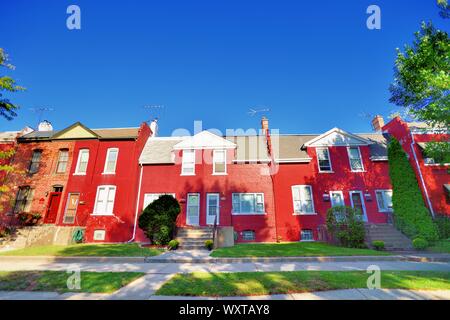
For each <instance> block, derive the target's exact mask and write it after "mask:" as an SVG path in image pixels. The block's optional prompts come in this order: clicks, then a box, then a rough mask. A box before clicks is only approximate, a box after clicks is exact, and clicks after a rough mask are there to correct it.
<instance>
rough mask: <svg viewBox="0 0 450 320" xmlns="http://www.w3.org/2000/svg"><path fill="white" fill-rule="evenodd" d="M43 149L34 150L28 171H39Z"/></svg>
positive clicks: (31, 172)
mask: <svg viewBox="0 0 450 320" xmlns="http://www.w3.org/2000/svg"><path fill="white" fill-rule="evenodd" d="M41 157H42V150H34V151H33V155H32V156H31V161H30V166H29V168H28V173H30V174H35V173H36V172H38V171H39V164H40V162H41Z"/></svg>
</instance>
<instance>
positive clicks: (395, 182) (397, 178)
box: [388, 138, 439, 242]
mask: <svg viewBox="0 0 450 320" xmlns="http://www.w3.org/2000/svg"><path fill="white" fill-rule="evenodd" d="M388 158H389V176H390V178H391V182H392V188H393V195H392V203H393V206H394V222H395V225H396V227H397V229H399V230H400V231H401V232H403V233H404V234H405V235H406V236H408V237H409V238H411V239H413V238H417V237H421V238H423V239H425V240H427V241H430V242H433V241H436V240H437V239H438V238H439V235H438V231H437V228H436V225H435V224H434V223H433V220H432V218H431V215H430V213H429V211H428V209H427V207H426V206H425V203H424V201H423V197H422V193H421V191H420V188H419V184H418V182H417V178H416V175H415V173H414V170H413V168H412V167H411V165H410V163H409V161H408V158H407V157H406V153H405V152H404V151H403V149H402V146H401V145H400V143H399V142H398V141H397V140H396V139H395V138H392V140H391V142H390V143H389V146H388Z"/></svg>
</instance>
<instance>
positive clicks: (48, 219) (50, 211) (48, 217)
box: [44, 192, 61, 223]
mask: <svg viewBox="0 0 450 320" xmlns="http://www.w3.org/2000/svg"><path fill="white" fill-rule="evenodd" d="M60 201H61V192H51V193H50V195H49V199H48V206H47V212H46V214H45V219H44V223H55V222H56V217H57V215H58V209H59V203H60Z"/></svg>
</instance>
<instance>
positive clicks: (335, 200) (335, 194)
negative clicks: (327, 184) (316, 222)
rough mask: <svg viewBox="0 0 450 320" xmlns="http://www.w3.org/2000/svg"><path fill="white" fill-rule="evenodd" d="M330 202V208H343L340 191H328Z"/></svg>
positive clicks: (342, 196)
mask: <svg viewBox="0 0 450 320" xmlns="http://www.w3.org/2000/svg"><path fill="white" fill-rule="evenodd" d="M330 200H331V206H332V207H338V206H344V205H345V204H344V194H343V193H342V191H330Z"/></svg>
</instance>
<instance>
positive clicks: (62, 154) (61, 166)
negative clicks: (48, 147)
mask: <svg viewBox="0 0 450 320" xmlns="http://www.w3.org/2000/svg"><path fill="white" fill-rule="evenodd" d="M68 162H69V150H68V149H60V150H59V153H58V162H57V164H56V173H64V172H66V169H67V163H68Z"/></svg>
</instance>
